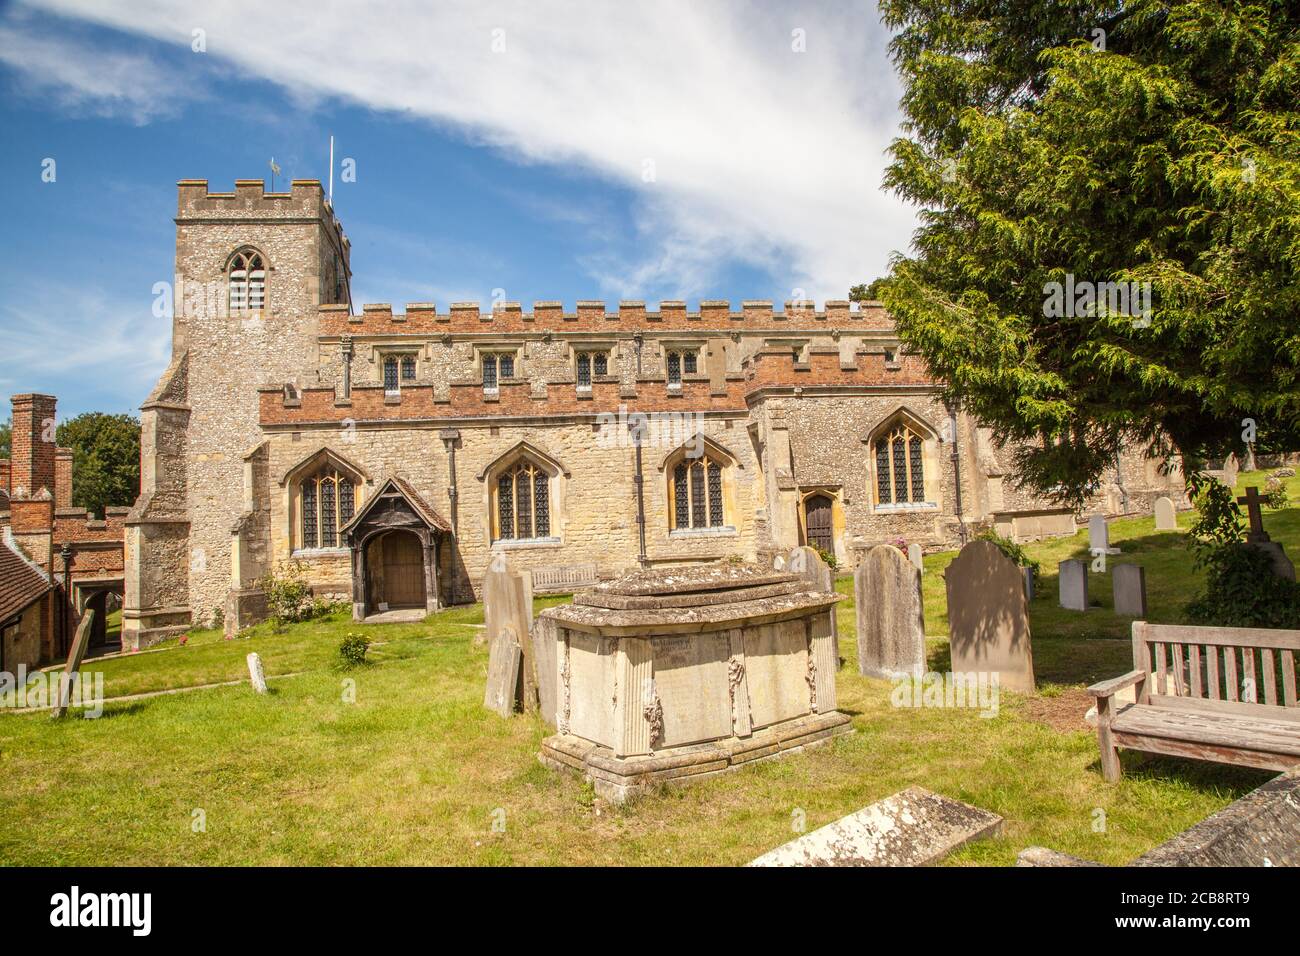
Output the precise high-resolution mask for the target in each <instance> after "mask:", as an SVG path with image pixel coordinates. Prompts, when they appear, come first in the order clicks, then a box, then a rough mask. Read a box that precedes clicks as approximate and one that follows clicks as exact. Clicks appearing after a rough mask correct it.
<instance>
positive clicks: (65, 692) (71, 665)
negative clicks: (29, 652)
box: [0, 609, 95, 717]
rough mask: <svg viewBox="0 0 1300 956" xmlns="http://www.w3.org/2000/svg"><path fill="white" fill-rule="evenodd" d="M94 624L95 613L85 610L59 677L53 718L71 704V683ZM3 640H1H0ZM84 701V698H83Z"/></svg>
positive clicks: (79, 665)
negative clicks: (57, 695)
mask: <svg viewBox="0 0 1300 956" xmlns="http://www.w3.org/2000/svg"><path fill="white" fill-rule="evenodd" d="M94 622H95V612H94V610H93V609H89V610H87V611H86V612H85V613H84V614H82V615H81V623H79V624H78V625H77V633H76V634H74V635H73V637H72V648H71V649H70V650H69V651H68V662H67V664H65V665H64V667H63V673H62V674H60V675H59V699H58V700H57V701H56V702H55V704H54V714H53V716H55V717H62V716H64V715H65V714H66V713H67V712H68V707H69V706H70V705H71V703H72V681H73V678H75V677H76V676H77V672H78V671H79V670H81V662H82V661H83V660H85V658H86V648H87V647H89V646H90V632H91V630H92V629H93V625H94ZM0 640H3V638H0ZM83 699H84V698H83Z"/></svg>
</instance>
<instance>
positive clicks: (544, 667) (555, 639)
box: [532, 617, 560, 727]
mask: <svg viewBox="0 0 1300 956" xmlns="http://www.w3.org/2000/svg"><path fill="white" fill-rule="evenodd" d="M559 642H560V627H559V625H558V624H556V623H555V621H554V620H552V619H551V618H549V617H539V618H538V619H537V620H536V621H534V622H533V642H532V643H533V654H534V655H535V657H536V659H537V668H536V670H537V703H538V706H539V707H540V708H541V712H542V719H543V720H544V721H546V722H547V723H548V724H550V725H551V726H552V727H554V726H555V702H556V699H557V696H558V695H557V688H558V686H559V669H558V654H557V650H556V649H557V647H558V645H559Z"/></svg>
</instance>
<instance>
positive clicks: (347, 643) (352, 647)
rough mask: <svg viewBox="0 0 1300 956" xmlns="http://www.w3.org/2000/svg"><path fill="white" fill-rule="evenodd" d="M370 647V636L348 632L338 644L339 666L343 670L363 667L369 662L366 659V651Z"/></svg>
mask: <svg viewBox="0 0 1300 956" xmlns="http://www.w3.org/2000/svg"><path fill="white" fill-rule="evenodd" d="M369 648H370V638H368V637H363V636H362V635H360V634H349V635H348V636H347V637H345V638H343V643H342V644H340V645H339V666H340V667H341V668H343V669H344V670H351V669H352V668H354V667H363V666H365V665H366V664H368V663H370V662H369V661H367V660H366V651H367V650H369Z"/></svg>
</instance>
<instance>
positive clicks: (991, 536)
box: [975, 529, 1040, 574]
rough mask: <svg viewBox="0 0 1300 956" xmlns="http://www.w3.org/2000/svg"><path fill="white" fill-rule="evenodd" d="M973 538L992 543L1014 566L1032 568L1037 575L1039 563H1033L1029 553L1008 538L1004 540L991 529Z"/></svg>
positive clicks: (1022, 546)
mask: <svg viewBox="0 0 1300 956" xmlns="http://www.w3.org/2000/svg"><path fill="white" fill-rule="evenodd" d="M975 537H976V540H979V541H992V542H993V543H994V544H995V545H997V547H998V550H999V551H1001V552H1002V553H1003V554H1005V555H1006V556H1007V557H1008V558H1010V559H1011V560H1012V561H1014V562H1015V563H1016V564H1018V565H1020V566H1021V567H1023V568H1033V569H1034V574H1038V570H1039V567H1040V562H1038V561H1035V560H1034V559H1033V558H1031V557H1030V556H1029V552H1028V551H1026V550H1025V548H1024V545H1020V544H1016V543H1015V542H1014V541H1012V540H1011V539H1010V538H1004V537H1002V535H1000V534H998V533H997V532H996V531H993V530H992V529H990V530H988V531H985V532H983V533H982V534H978V535H976V536H975Z"/></svg>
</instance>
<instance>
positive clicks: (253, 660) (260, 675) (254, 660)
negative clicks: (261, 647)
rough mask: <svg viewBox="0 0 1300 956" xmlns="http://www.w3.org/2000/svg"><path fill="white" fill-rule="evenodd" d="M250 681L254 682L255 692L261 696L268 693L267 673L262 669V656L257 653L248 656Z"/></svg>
mask: <svg viewBox="0 0 1300 956" xmlns="http://www.w3.org/2000/svg"><path fill="white" fill-rule="evenodd" d="M248 679H249V681H250V682H252V685H253V690H255V691H257V692H258V693H259V694H265V693H266V671H265V669H264V668H263V667H262V658H261V656H260V655H258V654H256V653H253V654H249V655H248Z"/></svg>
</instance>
